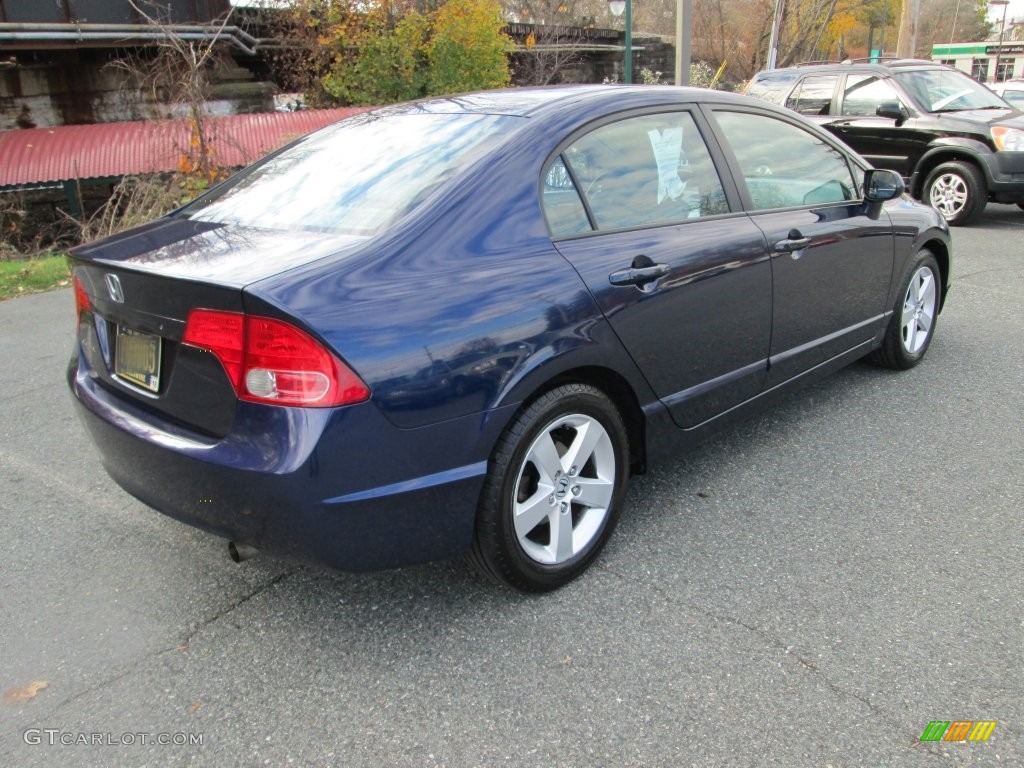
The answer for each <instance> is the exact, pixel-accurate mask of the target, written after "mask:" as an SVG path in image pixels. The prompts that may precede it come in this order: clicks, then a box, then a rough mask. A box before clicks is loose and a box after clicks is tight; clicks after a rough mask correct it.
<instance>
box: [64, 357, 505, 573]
mask: <svg viewBox="0 0 1024 768" xmlns="http://www.w3.org/2000/svg"><path fill="white" fill-rule="evenodd" d="M68 380H69V384H70V386H71V389H72V393H73V395H74V398H73V399H74V401H75V403H76V405H77V411H78V413H79V415H80V417H81V419H82V421H83V423H84V424H85V426H86V428H87V429H88V431H89V433H90V435H91V437H92V439H93V440H94V442H95V444H96V445H97V446H98V449H99V452H100V455H101V458H102V461H103V464H104V466H105V468H106V470H107V472H108V473H109V474H110V476H111V477H112V478H113V479H114V480H115V481H116V482H117V483H118V484H119V485H120V486H121V487H122V488H124V489H125V490H126V491H128V492H129V493H131V494H132V495H133V496H135V497H137V498H138V499H140V500H141V501H143V502H144V503H146V504H148V505H149V506H151V507H153V508H154V509H157V510H159V511H160V512H162V513H164V514H166V515H168V516H170V517H173V518H175V519H177V520H180V521H182V522H185V523H187V524H189V525H192V526H195V527H197V528H201V529H203V530H206V531H209V532H212V533H215V534H217V535H219V536H223V537H225V538H228V539H231V540H233V541H236V542H240V543H245V544H250V545H253V546H255V547H258V548H260V549H262V550H264V551H266V552H267V553H269V554H273V555H279V556H282V557H285V558H287V559H292V560H297V561H300V562H306V563H312V564H316V565H321V566H326V567H329V568H335V569H339V570H351V571H362V570H375V569H382V568H392V567H398V566H402V565H410V564H413V563H419V562H425V561H429V560H438V559H443V558H447V557H452V556H455V555H458V554H461V553H463V552H465V551H467V550H468V549H469V547H470V545H471V541H472V533H473V525H474V520H475V515H476V505H477V500H478V499H479V496H480V490H481V487H482V484H483V480H484V474H485V473H486V469H487V456H486V450H485V448H484V446H488V445H493V442H488V441H492V440H493V439H496V436H497V433H498V432H500V429H501V428H502V425H503V422H502V420H501V417H502V416H504V415H505V414H504V413H496V412H491V413H486V414H476V415H475V416H473V417H465V418H464V419H454V420H451V421H448V422H443V423H441V424H438V425H434V426H431V427H424V428H422V429H416V430H399V429H397V428H395V427H394V426H392V425H391V424H390V423H389V422H387V420H386V419H384V417H383V416H382V415H381V414H380V411H379V410H378V409H377V408H376V406H374V405H372V403H364V404H362V405H359V406H350V407H348V408H340V409H297V408H280V407H277V406H259V405H250V404H246V403H241V404H239V407H238V412H237V414H236V418H235V428H234V429H233V430H232V432H231V433H230V434H229V435H227V436H226V437H224V438H220V439H218V438H206V437H204V436H202V435H198V434H195V433H190V432H187V431H185V430H182V429H181V428H178V427H176V426H175V425H174V424H171V423H167V422H163V421H162V420H161V419H160V418H159V417H158V416H154V415H153V414H151V413H148V412H146V411H143V410H141V409H139V407H138V406H136V405H135V404H133V403H130V402H126V401H124V400H123V399H122V398H119V397H118V396H117V395H116V393H112V392H110V391H108V390H107V389H106V388H105V387H104V386H103V385H101V384H99V383H97V381H96V380H95V379H94V378H92V377H90V376H89V375H88V373H85V372H83V371H82V369H81V368H80V367H79V365H78V361H77V360H73V361H72V364H71V366H70V368H69V371H68ZM351 435H360V436H366V435H373V436H374V437H375V439H374V440H372V441H367V440H366V439H365V437H364V438H363V439H361V440H359V441H353V440H352V439H351V438H349V437H348V436H351ZM371 443H372V444H371Z"/></svg>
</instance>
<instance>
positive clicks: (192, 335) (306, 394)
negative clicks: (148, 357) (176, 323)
mask: <svg viewBox="0 0 1024 768" xmlns="http://www.w3.org/2000/svg"><path fill="white" fill-rule="evenodd" d="M182 343H184V344H188V345H189V346H193V347H199V348H200V349H205V350H208V351H209V352H211V353H213V354H214V355H216V357H217V359H218V360H220V362H221V365H223V366H224V370H225V371H226V372H227V374H228V378H229V379H230V380H231V384H232V386H234V388H235V392H236V393H237V394H238V397H239V398H240V399H242V400H249V401H251V402H255V403H273V404H274V405H300V406H303V405H304V406H332V405H349V404H351V403H359V402H362V401H363V400H366V399H367V398H369V397H370V390H369V388H367V386H366V385H365V384H364V383H363V381H362V380H361V379H360V378H359V377H358V376H357V375H356V374H355V373H354V372H353V371H352V370H351V369H350V368H349V367H348V366H346V365H345V364H344V363H342V362H341V361H340V360H338V359H337V358H336V357H335V356H334V355H332V354H331V353H330V352H328V351H327V349H325V348H324V346H323V345H322V344H320V343H319V342H318V341H317V340H316V339H314V338H313V337H312V336H310V335H309V334H307V333H305V332H304V331H301V330H299V329H298V328H296V327H295V326H293V325H289V324H288V323H286V322H283V321H281V320H274V319H273V318H269V317H254V316H252V315H243V314H240V313H238V312H221V311H218V310H213V309H194V310H192V311H191V312H189V315H188V321H187V322H186V323H185V334H184V336H183V337H182Z"/></svg>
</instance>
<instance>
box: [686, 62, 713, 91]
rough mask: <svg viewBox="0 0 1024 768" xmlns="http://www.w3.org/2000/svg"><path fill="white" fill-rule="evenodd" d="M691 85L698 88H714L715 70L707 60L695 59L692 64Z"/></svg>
mask: <svg viewBox="0 0 1024 768" xmlns="http://www.w3.org/2000/svg"><path fill="white" fill-rule="evenodd" d="M690 85H692V86H694V87H696V88H714V87H715V86H716V85H717V83H716V82H715V70H714V69H713V68H712V67H711V65H710V64H708V63H707V62H706V61H695V62H693V63H692V64H691V65H690Z"/></svg>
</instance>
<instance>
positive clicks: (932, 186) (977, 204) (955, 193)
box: [923, 160, 988, 226]
mask: <svg viewBox="0 0 1024 768" xmlns="http://www.w3.org/2000/svg"><path fill="white" fill-rule="evenodd" d="M923 197H924V201H925V202H926V203H928V205H930V206H931V207H932V208H935V209H936V210H938V211H941V213H942V215H943V216H945V217H946V221H948V222H949V223H950V224H952V225H954V226H963V225H965V224H971V223H973V222H974V221H976V220H977V219H978V217H979V216H981V213H982V211H984V210H985V204H986V203H987V202H988V193H987V191H986V190H985V177H984V176H982V175H981V171H979V170H978V169H977V168H976V167H975V166H973V165H971V164H970V163H965V162H961V161H959V160H957V161H954V162H951V163H943V164H942V165H939V166H936V167H935V168H934V169H933V170H932V172H931V173H929V174H928V178H927V179H925V182H924V195H923Z"/></svg>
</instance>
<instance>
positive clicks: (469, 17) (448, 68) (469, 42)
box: [427, 0, 512, 94]
mask: <svg viewBox="0 0 1024 768" xmlns="http://www.w3.org/2000/svg"><path fill="white" fill-rule="evenodd" d="M503 25H504V22H503V20H502V17H501V5H499V4H498V3H497V2H495V0H448V2H447V3H445V4H444V5H442V6H441V8H440V9H439V10H438V11H437V13H436V14H435V16H434V34H433V36H432V38H431V40H430V43H429V44H428V46H427V58H428V59H429V61H430V81H429V84H428V87H427V90H428V92H429V93H431V94H444V93H463V92H465V91H476V90H481V89H485V88H502V87H504V86H506V85H508V83H509V80H510V74H509V69H508V59H507V58H506V54H508V52H509V51H510V50H511V48H512V41H511V40H510V39H509V38H508V37H507V36H505V35H504V34H502V32H501V28H502V26H503Z"/></svg>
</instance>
